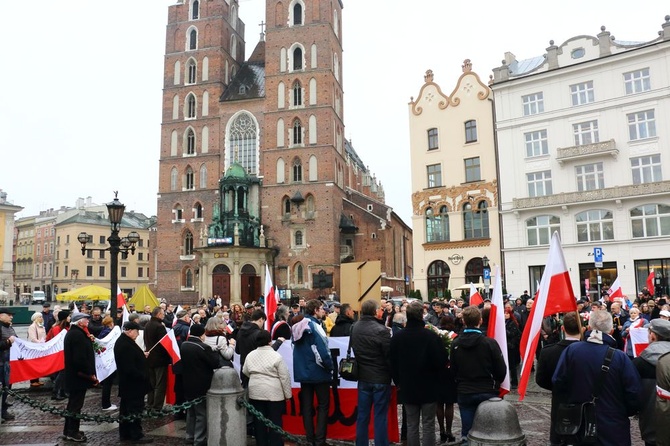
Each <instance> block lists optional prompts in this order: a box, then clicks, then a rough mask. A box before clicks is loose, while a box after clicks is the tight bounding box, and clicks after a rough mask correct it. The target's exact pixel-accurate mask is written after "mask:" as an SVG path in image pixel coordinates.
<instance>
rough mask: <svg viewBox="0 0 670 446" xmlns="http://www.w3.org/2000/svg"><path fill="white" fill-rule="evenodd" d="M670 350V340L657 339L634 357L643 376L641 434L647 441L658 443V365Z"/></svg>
mask: <svg viewBox="0 0 670 446" xmlns="http://www.w3.org/2000/svg"><path fill="white" fill-rule="evenodd" d="M668 352H670V341H656V342H652V343H651V344H649V346H648V347H647V348H645V349H644V350H643V351H642V353H641V354H640V356H638V357H637V358H635V359H633V365H634V366H635V368H636V369H637V372H638V373H639V374H640V378H642V394H641V395H640V399H641V401H642V405H641V406H640V417H639V420H640V435H641V436H642V439H643V440H644V441H645V442H646V443H651V444H654V443H656V438H657V437H656V430H655V429H654V412H655V411H656V365H657V364H658V359H659V358H660V357H661V356H663V355H664V354H665V353H668Z"/></svg>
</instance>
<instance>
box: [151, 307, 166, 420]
mask: <svg viewBox="0 0 670 446" xmlns="http://www.w3.org/2000/svg"><path fill="white" fill-rule="evenodd" d="M164 317H165V312H164V311H163V309H162V308H161V307H156V308H154V309H153V311H152V312H151V319H150V320H149V322H147V325H146V326H145V327H144V346H145V350H146V351H147V352H151V353H149V356H148V357H147V365H148V366H149V381H150V382H151V387H152V390H151V391H149V394H148V396H147V406H148V407H149V409H155V410H161V409H162V408H163V403H164V402H165V390H166V388H167V368H168V365H169V364H170V362H172V360H171V359H170V355H169V354H168V352H167V350H165V348H163V346H162V345H161V344H159V342H160V340H161V339H163V336H165V335H166V334H167V330H166V329H165V325H163V318H164Z"/></svg>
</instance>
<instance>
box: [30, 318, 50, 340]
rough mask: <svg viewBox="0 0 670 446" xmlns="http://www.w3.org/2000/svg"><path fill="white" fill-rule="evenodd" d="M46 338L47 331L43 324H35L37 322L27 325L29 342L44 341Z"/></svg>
mask: <svg viewBox="0 0 670 446" xmlns="http://www.w3.org/2000/svg"><path fill="white" fill-rule="evenodd" d="M46 338H47V331H46V329H45V328H44V324H42V326H39V325H37V322H33V323H32V324H30V326H29V327H28V340H29V341H30V342H45V340H46Z"/></svg>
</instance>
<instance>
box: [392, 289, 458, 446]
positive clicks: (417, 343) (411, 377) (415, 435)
mask: <svg viewBox="0 0 670 446" xmlns="http://www.w3.org/2000/svg"><path fill="white" fill-rule="evenodd" d="M406 313H407V325H406V326H405V328H404V329H402V330H400V332H398V334H396V335H395V336H393V337H392V338H391V347H390V354H391V376H392V377H393V382H395V384H396V386H398V399H399V401H401V402H402V403H404V404H405V410H406V413H407V442H408V443H409V444H419V435H420V434H419V433H420V431H422V432H423V442H422V444H435V411H436V409H437V397H438V392H437V391H436V389H437V388H438V386H440V385H442V383H441V382H440V372H441V371H442V369H444V368H445V367H446V366H447V359H448V357H447V350H446V349H445V348H444V344H443V343H442V340H441V339H440V337H439V336H438V335H437V334H436V333H435V332H433V331H432V330H428V329H426V328H425V324H424V321H423V306H422V305H421V303H420V302H418V301H413V302H412V303H410V304H409V305H408V306H407V311H406ZM419 419H421V424H419Z"/></svg>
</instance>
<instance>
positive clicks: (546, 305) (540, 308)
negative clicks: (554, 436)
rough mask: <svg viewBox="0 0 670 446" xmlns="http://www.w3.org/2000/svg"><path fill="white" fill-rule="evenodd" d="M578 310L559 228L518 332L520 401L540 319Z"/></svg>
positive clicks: (533, 353) (524, 392)
mask: <svg viewBox="0 0 670 446" xmlns="http://www.w3.org/2000/svg"><path fill="white" fill-rule="evenodd" d="M576 310H577V300H576V299H575V294H574V291H573V290H572V285H571V284H570V274H569V273H568V267H567V265H566V263H565V256H564V255H563V249H562V248H561V239H560V237H559V235H558V232H554V235H553V236H552V237H551V244H550V245H549V257H548V259H547V264H546V266H545V269H544V273H543V274H542V280H541V281H540V287H539V288H538V291H537V296H536V298H535V302H533V307H532V308H531V310H530V315H529V316H528V322H526V326H525V327H524V329H523V334H522V335H521V361H522V364H521V380H520V381H519V401H521V400H523V398H524V396H525V395H526V387H527V386H528V379H529V378H530V371H531V368H532V366H533V360H534V359H535V350H536V348H537V343H538V341H539V339H540V329H541V328H542V319H544V318H545V317H546V316H550V315H552V314H556V313H568V312H570V311H576Z"/></svg>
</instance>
